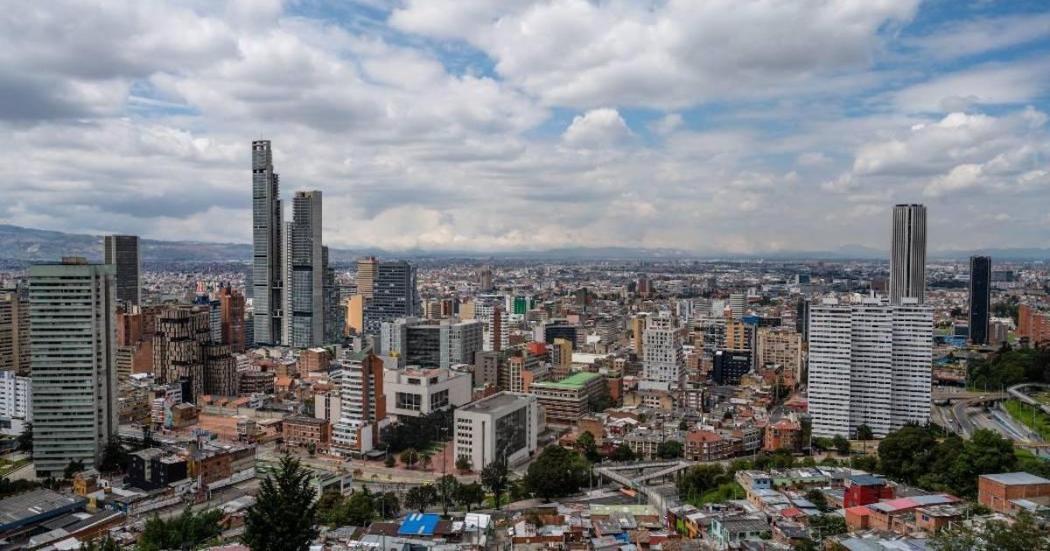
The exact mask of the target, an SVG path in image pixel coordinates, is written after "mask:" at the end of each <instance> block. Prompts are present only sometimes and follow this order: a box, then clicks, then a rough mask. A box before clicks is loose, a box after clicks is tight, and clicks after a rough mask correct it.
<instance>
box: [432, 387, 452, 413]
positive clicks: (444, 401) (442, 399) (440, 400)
mask: <svg viewBox="0 0 1050 551" xmlns="http://www.w3.org/2000/svg"><path fill="white" fill-rule="evenodd" d="M444 407H448V389H447V388H446V389H445V390H441V391H438V392H435V393H434V394H433V395H431V396H430V409H431V410H436V409H441V408H444Z"/></svg>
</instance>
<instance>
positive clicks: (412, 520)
mask: <svg viewBox="0 0 1050 551" xmlns="http://www.w3.org/2000/svg"><path fill="white" fill-rule="evenodd" d="M439 520H441V515H439V514H437V513H412V514H411V515H408V516H407V517H405V520H404V521H402V522H401V527H400V528H398V529H397V534H398V535H399V536H433V535H434V529H435V528H436V527H437V523H438V521H439Z"/></svg>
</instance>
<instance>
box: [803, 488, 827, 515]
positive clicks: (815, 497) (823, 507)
mask: <svg viewBox="0 0 1050 551" xmlns="http://www.w3.org/2000/svg"><path fill="white" fill-rule="evenodd" d="M806 500H808V501H809V502H810V503H812V504H813V505H816V506H817V509H818V510H820V512H821V513H827V512H828V511H830V510H831V507H829V506H828V498H827V496H825V495H824V492H822V491H820V490H818V489H816V488H814V489H812V490H810V491H808V492H806Z"/></svg>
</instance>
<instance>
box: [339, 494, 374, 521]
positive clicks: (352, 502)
mask: <svg viewBox="0 0 1050 551" xmlns="http://www.w3.org/2000/svg"><path fill="white" fill-rule="evenodd" d="M375 517H376V508H375V503H374V502H373V496H372V495H371V494H369V493H368V489H367V488H366V489H362V490H361V491H360V492H354V494H353V495H351V496H350V498H349V499H347V500H346V524H349V525H351V526H368V525H370V524H372V520H373V519H375Z"/></svg>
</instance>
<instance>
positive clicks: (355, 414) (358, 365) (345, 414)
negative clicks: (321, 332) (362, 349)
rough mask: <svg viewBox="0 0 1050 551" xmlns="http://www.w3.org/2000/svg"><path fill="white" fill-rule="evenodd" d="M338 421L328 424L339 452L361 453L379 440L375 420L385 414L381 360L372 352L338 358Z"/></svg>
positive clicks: (376, 421) (334, 446) (380, 418)
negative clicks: (331, 425)
mask: <svg viewBox="0 0 1050 551" xmlns="http://www.w3.org/2000/svg"><path fill="white" fill-rule="evenodd" d="M339 363H340V372H341V373H342V376H341V377H340V379H339V389H340V412H339V421H337V422H336V423H335V425H334V426H333V427H332V446H333V448H335V450H336V451H338V452H340V453H346V454H350V453H364V452H367V451H370V450H371V449H372V448H373V446H375V444H376V443H378V441H379V422H380V421H382V420H383V418H384V417H386V394H385V393H384V392H383V360H382V359H380V358H379V356H376V355H374V354H367V355H364V356H355V357H350V358H343V359H341V360H340V361H339Z"/></svg>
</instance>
